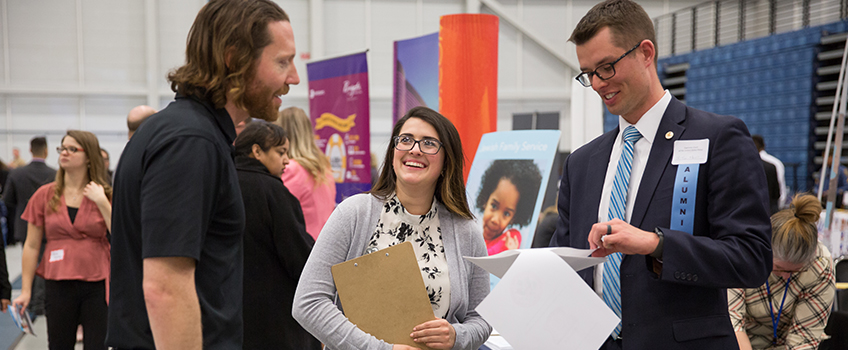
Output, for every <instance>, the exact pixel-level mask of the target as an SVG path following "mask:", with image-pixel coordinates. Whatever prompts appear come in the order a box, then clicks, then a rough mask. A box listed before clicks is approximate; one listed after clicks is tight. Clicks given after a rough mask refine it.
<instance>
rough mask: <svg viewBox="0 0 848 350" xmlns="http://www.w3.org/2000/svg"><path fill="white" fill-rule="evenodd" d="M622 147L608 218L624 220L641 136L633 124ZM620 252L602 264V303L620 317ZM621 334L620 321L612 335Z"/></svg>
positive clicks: (628, 128) (626, 133)
mask: <svg viewBox="0 0 848 350" xmlns="http://www.w3.org/2000/svg"><path fill="white" fill-rule="evenodd" d="M622 138H623V139H624V147H623V148H622V150H621V158H619V159H618V168H617V169H616V171H615V180H614V181H613V182H612V191H611V193H610V205H609V214H608V216H609V218H610V219H621V220H625V213H626V211H627V189H628V184H629V183H630V168H631V167H632V165H633V147H634V146H635V145H636V141H639V139H641V138H642V134H640V133H639V130H636V127H634V126H633V125H631V126H628V127H627V128H625V129H624V136H623V137H622ZM625 221H626V220H625ZM622 258H623V256H622V254H621V253H613V254H610V255H609V257H608V258H607V262H606V264H604V280H603V281H604V303H606V304H607V306H609V307H610V309H612V311H613V312H615V314H616V315H618V317H619V318H621V284H620V281H621V275H620V271H619V267H620V266H621V259H622ZM620 334H621V322H619V323H618V325H617V326H615V329H614V330H613V331H612V337H613V338H616V339H617V338H618V337H619V335H620Z"/></svg>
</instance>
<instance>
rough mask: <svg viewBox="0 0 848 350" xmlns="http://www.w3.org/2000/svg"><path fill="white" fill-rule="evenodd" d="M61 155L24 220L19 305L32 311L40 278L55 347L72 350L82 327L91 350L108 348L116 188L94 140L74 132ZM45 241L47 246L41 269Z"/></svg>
mask: <svg viewBox="0 0 848 350" xmlns="http://www.w3.org/2000/svg"><path fill="white" fill-rule="evenodd" d="M56 150H57V151H58V152H59V171H58V172H57V173H56V181H55V182H52V183H49V184H46V185H44V186H41V187H40V188H39V189H38V190H37V191H36V192H35V194H33V196H32V198H31V199H30V200H29V203H28V204H27V207H26V210H24V213H23V215H22V216H21V218H23V219H24V220H26V221H27V238H26V242H25V243H24V247H23V258H22V261H21V266H22V273H21V279H22V288H21V295H20V296H19V297H17V298H15V300H14V302H13V303H14V304H15V305H17V306H18V307H19V309H20V310H25V309H26V307H27V305H28V304H29V302H30V298H31V295H32V281H33V278H34V276H35V274H38V275H39V276H42V277H44V279H45V281H46V283H45V299H46V300H47V302H46V304H45V314H46V316H47V318H48V320H47V342H48V344H49V348H50V349H73V348H74V343H75V342H76V333H77V325H78V324H82V327H83V331H84V343H83V345H84V348H85V349H86V350H91V349H105V348H106V346H105V345H104V342H105V338H106V316H107V302H108V295H109V294H108V291H107V289H106V286H108V285H109V284H108V279H109V262H110V245H109V239H108V237H107V233H108V232H109V230H110V228H111V218H112V204H111V201H112V187H111V186H110V185H109V182H108V181H107V180H106V178H105V176H104V175H105V174H106V172H105V170H104V164H103V157H102V156H101V155H100V143H99V142H98V141H97V137H96V136H94V134H92V133H90V132H86V131H79V130H68V132H67V134H66V135H65V136H64V137H63V138H62V145H61V146H59V147H57V148H56ZM42 237H44V238H46V240H45V241H46V243H45V244H46V245H45V247H44V255H43V257H42V259H41V262H40V263H39V261H38V254H39V250H40V249H41V242H42ZM36 267H37V269H36Z"/></svg>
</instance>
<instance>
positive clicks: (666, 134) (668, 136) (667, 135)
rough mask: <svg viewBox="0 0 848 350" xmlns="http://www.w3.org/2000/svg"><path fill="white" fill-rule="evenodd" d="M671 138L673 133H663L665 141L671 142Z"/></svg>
mask: <svg viewBox="0 0 848 350" xmlns="http://www.w3.org/2000/svg"><path fill="white" fill-rule="evenodd" d="M672 137H674V133H673V132H671V131H669V132H667V133H665V139H666V140H671V138H672Z"/></svg>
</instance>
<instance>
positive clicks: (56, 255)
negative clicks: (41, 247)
mask: <svg viewBox="0 0 848 350" xmlns="http://www.w3.org/2000/svg"><path fill="white" fill-rule="evenodd" d="M62 260H65V250H64V249H58V250H53V251H51V252H50V260H49V262H56V261H62Z"/></svg>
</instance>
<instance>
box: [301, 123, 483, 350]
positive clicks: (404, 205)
mask: <svg viewBox="0 0 848 350" xmlns="http://www.w3.org/2000/svg"><path fill="white" fill-rule="evenodd" d="M382 169H383V170H382V173H381V174H380V178H379V179H378V180H377V185H376V186H375V187H374V189H373V190H372V191H371V192H370V193H363V194H358V195H355V196H352V197H350V198H347V199H346V200H345V201H344V202H342V203H341V204H339V207H338V208H337V209H336V211H334V212H333V215H332V216H331V217H330V220H329V221H327V225H326V226H324V230H323V232H321V236H320V237H319V238H318V241H317V242H316V243H315V248H314V249H313V250H312V254H311V255H310V256H309V261H307V262H306V267H305V268H304V270H303V275H302V276H301V278H300V282H299V283H298V288H297V293H296V294H295V303H294V311H293V313H294V317H295V319H297V320H298V322H300V324H301V325H303V327H304V328H306V329H307V330H309V332H310V333H312V334H313V335H315V337H316V338H318V339H319V340H321V341H322V342H323V343H324V344H326V345H327V349H330V350H344V349H351V350H353V349H380V350H389V349H393V350H402V349H414V348H413V347H410V346H407V345H401V344H389V343H386V342H384V341H382V340H380V339H377V338H375V337H374V336H373V335H371V334H368V333H365V332H364V331H362V330H361V329H359V328H358V327H356V325H354V324H353V323H351V322H350V321H349V320H348V319H347V318H346V317H345V316H344V315H343V314H342V311H341V310H340V309H339V308H338V307H337V306H336V305H334V300H336V285H335V283H334V282H333V276H332V273H331V270H330V269H331V267H332V266H333V265H335V264H338V263H342V262H345V261H348V260H350V259H354V258H357V257H359V256H362V255H365V254H368V253H371V252H375V251H378V250H380V249H384V248H388V247H390V246H394V245H396V244H400V243H403V242H407V241H408V242H412V246H413V250H414V251H415V256H416V257H417V258H418V267H419V268H420V273H421V277H422V278H423V280H424V285H425V288H426V291H427V294H428V295H429V297H430V306H431V307H432V309H433V314H434V315H435V316H436V318H437V319H436V320H433V321H428V322H424V323H422V324H420V325H418V326H416V327H414V329H410V330H409V332H410V334H411V338H412V340H413V341H414V342H416V343H420V344H424V345H426V346H428V347H431V348H434V349H456V350H476V349H478V348H479V347H480V345H482V344H483V342H485V341H486V339H487V338H488V337H489V334H491V332H492V328H491V327H490V326H489V324H488V323H487V322H486V321H485V320H483V318H482V317H481V316H480V315H479V314H478V313H477V311H476V310H475V308H476V307H477V305H478V304H479V303H480V302H481V301H483V298H485V297H486V295H487V294H488V293H489V274H488V273H486V271H484V270H483V269H481V268H480V267H478V266H476V265H474V264H472V263H470V262H468V261H465V260H464V259H463V258H462V257H463V256H486V246H485V244H484V243H483V236H482V234H481V233H480V226H479V225H477V224H476V223H475V222H474V219H473V216H472V215H471V211H470V210H469V208H468V201H467V200H466V198H465V184H464V181H463V156H462V143H461V142H460V139H459V134H458V133H457V131H456V128H455V127H454V126H453V124H452V123H451V122H450V121H449V120H448V119H447V118H445V117H444V116H442V115H441V114H439V113H438V112H436V111H433V110H432V109H429V108H426V107H416V108H413V109H411V110H410V111H409V112H407V114H406V116H404V117H403V118H401V119H400V120H398V122H397V124H395V127H394V129H393V131H392V138H391V142H390V143H389V145H388V147H387V148H386V157H385V162H384V163H383V168H382ZM381 292H382V291H374V293H381Z"/></svg>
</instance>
